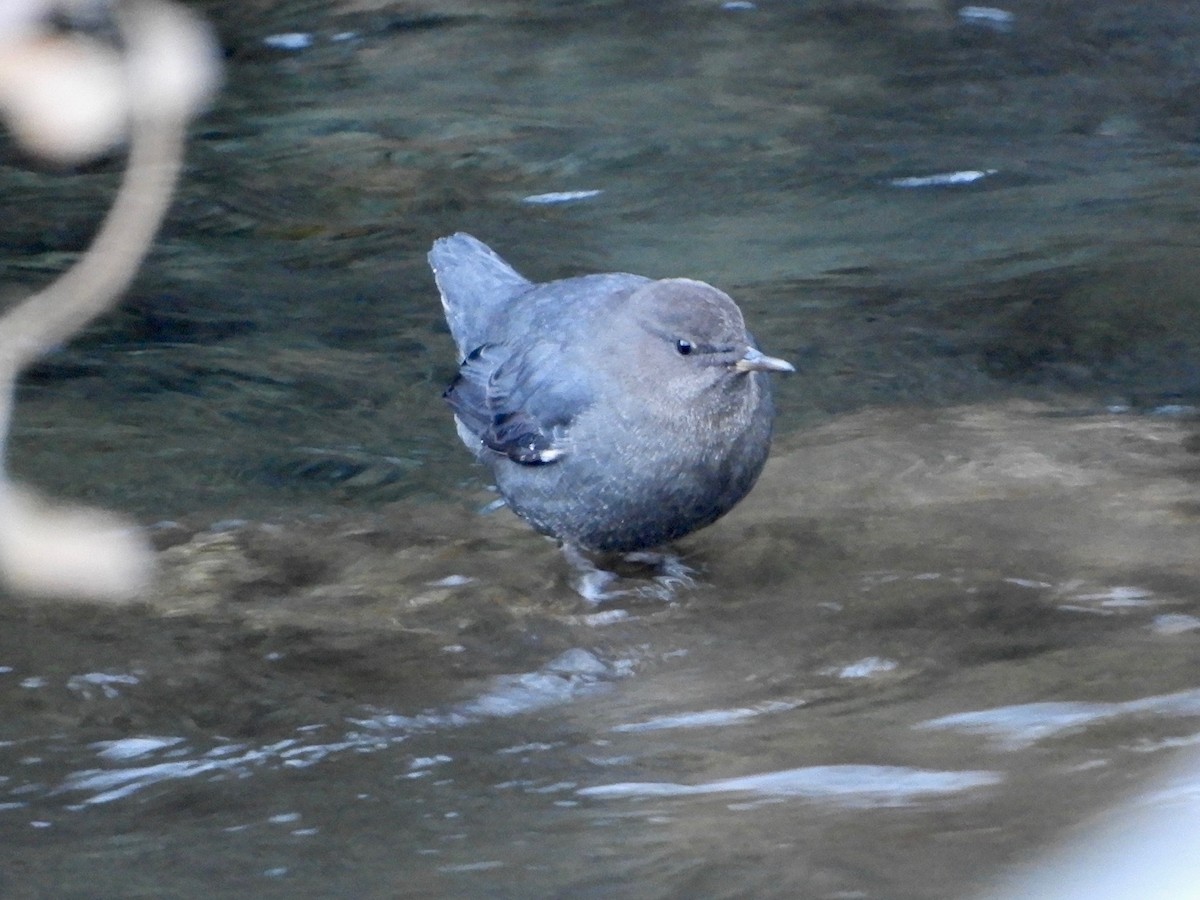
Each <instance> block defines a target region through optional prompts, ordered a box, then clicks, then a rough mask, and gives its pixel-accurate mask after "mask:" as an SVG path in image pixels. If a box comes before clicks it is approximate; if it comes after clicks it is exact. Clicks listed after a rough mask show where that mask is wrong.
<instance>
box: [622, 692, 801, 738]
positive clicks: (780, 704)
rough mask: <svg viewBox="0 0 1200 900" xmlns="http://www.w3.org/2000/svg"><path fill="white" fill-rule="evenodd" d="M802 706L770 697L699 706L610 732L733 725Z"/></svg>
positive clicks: (798, 701)
mask: <svg viewBox="0 0 1200 900" xmlns="http://www.w3.org/2000/svg"><path fill="white" fill-rule="evenodd" d="M803 705H804V701H802V700H772V701H769V702H766V703H759V704H756V705H754V706H748V707H738V708H735V709H703V710H697V711H695V712H684V713H675V714H674V715H669V716H655V717H654V718H652V719H646V720H644V721H641V722H629V723H627V724H624V725H616V726H614V727H613V729H612V730H613V731H620V732H635V733H636V732H641V731H665V730H667V729H671V728H720V727H723V726H727V725H737V724H739V723H741V722H745V721H747V720H749V719H755V718H758V717H759V716H762V715H769V714H771V713H777V712H787V711H789V710H793V709H796V708H798V707H800V706H803Z"/></svg>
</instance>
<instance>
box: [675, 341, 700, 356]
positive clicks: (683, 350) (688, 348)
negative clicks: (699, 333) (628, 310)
mask: <svg viewBox="0 0 1200 900" xmlns="http://www.w3.org/2000/svg"><path fill="white" fill-rule="evenodd" d="M675 349H676V350H678V351H679V355H680V356H687V355H688V354H689V353H691V352H692V351H693V350H694V349H695V347H693V346H692V342H691V341H685V340H683V339H682V338H680V339H679V340H677V341H676V342H675Z"/></svg>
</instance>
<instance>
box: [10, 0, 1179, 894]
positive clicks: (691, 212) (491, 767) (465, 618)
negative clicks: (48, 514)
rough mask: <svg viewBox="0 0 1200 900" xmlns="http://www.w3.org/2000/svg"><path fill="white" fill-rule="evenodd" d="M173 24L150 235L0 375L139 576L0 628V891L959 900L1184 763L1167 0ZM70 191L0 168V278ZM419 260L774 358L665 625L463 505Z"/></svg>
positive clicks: (71, 209) (33, 466)
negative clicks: (481, 256)
mask: <svg viewBox="0 0 1200 900" xmlns="http://www.w3.org/2000/svg"><path fill="white" fill-rule="evenodd" d="M201 6H202V7H203V8H204V9H205V10H206V11H207V12H208V14H209V15H210V16H211V17H212V18H213V19H214V20H215V21H217V22H218V23H219V25H220V28H221V31H222V38H223V42H224V44H225V46H226V47H227V49H228V51H229V56H228V60H227V64H228V83H227V86H226V89H225V91H224V93H223V94H222V96H221V98H220V101H219V104H218V107H217V108H216V109H215V110H214V111H213V112H212V113H210V114H209V115H208V116H207V117H206V118H205V119H203V120H202V121H200V122H199V123H198V124H197V126H196V127H195V129H194V134H193V139H192V143H191V147H190V156H189V166H188V172H187V176H186V178H185V182H184V184H183V185H182V187H181V191H180V197H179V200H178V201H177V203H176V205H175V208H174V210H173V212H172V214H171V217H170V220H169V221H168V223H167V226H166V229H165V231H164V234H163V235H162V238H161V240H160V241H159V244H158V248H157V249H156V251H155V253H154V254H153V255H152V257H151V259H150V261H149V263H148V265H147V266H146V267H145V269H144V271H143V273H142V275H141V276H140V278H139V280H138V283H137V284H136V285H135V287H134V288H133V289H132V291H131V292H130V295H129V297H128V299H127V301H126V302H125V303H124V304H123V305H122V307H121V308H120V310H118V311H117V312H115V313H113V314H112V315H110V316H109V317H107V318H106V319H105V320H103V321H101V322H99V323H97V325H96V326H95V327H94V328H92V329H91V330H90V331H89V332H88V333H87V334H85V335H84V336H82V337H81V338H80V339H78V340H77V341H75V342H73V343H72V344H71V345H70V346H68V347H65V348H62V349H61V350H60V351H58V352H56V353H55V354H53V355H52V356H51V357H49V358H48V359H47V360H46V361H45V362H44V363H43V364H42V365H41V366H40V367H39V368H38V369H37V370H36V371H35V372H33V373H31V374H30V376H29V377H28V378H27V379H26V380H25V382H24V383H23V385H22V387H21V390H20V395H19V402H18V408H17V422H16V426H15V431H14V434H13V438H12V445H11V464H12V468H13V470H14V471H15V472H16V473H17V474H18V475H20V476H21V477H22V478H24V479H26V480H29V481H32V482H34V483H36V484H37V485H39V486H41V487H43V488H45V489H47V490H48V491H50V492H52V493H54V494H55V495H65V496H74V497H78V498H81V499H84V500H86V501H87V502H89V503H100V504H104V505H107V506H111V507H114V508H117V509H121V510H124V511H126V512H128V513H130V514H132V515H134V516H137V517H138V518H139V519H141V521H143V522H144V523H145V524H146V525H147V526H148V528H149V529H150V533H151V536H152V538H153V540H154V541H155V545H156V546H157V548H158V549H159V563H160V576H159V582H158V587H157V588H156V590H155V592H154V593H153V595H152V596H151V597H149V598H148V599H147V600H146V601H145V602H144V603H142V604H138V605H135V606H133V607H129V608H123V609H120V608H104V607H81V606H77V605H67V604H34V603H30V602H28V601H20V600H18V599H16V598H9V599H7V600H6V602H5V604H4V605H3V606H2V607H0V710H3V715H0V893H2V894H3V895H4V896H14V897H20V896H29V897H39V896H47V897H48V896H54V897H84V896H87V897H95V896H105V897H117V896H120V897H137V896H148V897H149V896H153V897H164V896H180V897H184V896H194V895H197V894H201V893H203V894H205V895H209V896H230V897H233V896H256V897H274V896H281V897H282V896H287V897H304V896H313V897H319V896H329V895H331V894H345V895H347V896H512V897H528V896H582V897H589V896H639V897H672V896H681V895H695V896H714V897H720V896H747V895H749V896H779V897H795V896H805V897H828V898H851V897H854V898H858V897H864V898H872V897H878V898H909V897H911V898H933V897H960V896H966V895H970V894H971V893H972V892H973V891H976V890H980V889H983V888H984V887H985V886H986V885H987V884H989V883H990V881H991V879H992V878H993V877H994V876H995V875H996V873H997V872H999V871H1001V870H1002V869H1003V868H1004V867H1005V866H1007V865H1009V864H1011V863H1013V862H1016V861H1020V860H1025V859H1028V858H1029V857H1030V856H1031V855H1032V854H1034V853H1035V852H1036V851H1038V850H1040V849H1041V848H1043V847H1045V846H1046V845H1047V844H1048V843H1050V842H1051V841H1052V840H1053V839H1055V838H1057V837H1059V836H1061V835H1062V834H1064V833H1066V831H1067V829H1069V827H1070V826H1072V825H1074V824H1075V823H1076V822H1078V821H1080V820H1082V819H1083V818H1085V817H1087V816H1089V815H1091V814H1093V813H1094V812H1095V811H1097V810H1099V809H1102V808H1104V807H1107V806H1109V805H1110V804H1112V803H1115V802H1116V801H1118V800H1120V799H1122V798H1124V797H1127V796H1130V795H1131V794H1135V795H1136V794H1137V793H1138V791H1139V787H1140V786H1141V785H1143V784H1146V783H1147V779H1148V778H1150V777H1151V776H1152V775H1153V773H1155V772H1156V771H1158V770H1159V768H1160V767H1161V766H1162V765H1163V764H1164V763H1165V762H1166V761H1167V760H1168V759H1170V758H1171V755H1172V753H1173V751H1174V750H1175V748H1177V747H1181V746H1184V747H1186V746H1189V745H1192V744H1194V743H1195V742H1196V740H1197V739H1198V738H1197V728H1198V727H1200V724H1198V720H1200V705H1198V704H1197V701H1196V691H1197V690H1198V689H1200V685H1198V684H1197V683H1196V680H1195V660H1196V652H1197V644H1196V641H1197V640H1198V633H1200V628H1198V627H1197V626H1198V625H1200V593H1198V592H1197V590H1196V587H1197V580H1196V571H1195V564H1194V547H1195V533H1196V521H1197V511H1198V510H1200V486H1198V485H1197V480H1196V472H1197V465H1196V461H1197V456H1196V453H1197V449H1198V447H1200V444H1198V442H1197V439H1196V437H1195V430H1196V426H1195V418H1194V408H1195V406H1196V404H1197V397H1198V394H1200V390H1198V389H1200V378H1198V374H1197V373H1198V372H1200V368H1198V366H1197V364H1198V362H1200V339H1198V337H1200V331H1198V325H1200V316H1198V314H1197V307H1196V304H1195V300H1194V285H1195V283H1196V280H1197V279H1196V276H1197V274H1198V273H1197V271H1196V270H1197V265H1196V263H1195V259H1196V258H1197V255H1196V253H1195V244H1196V237H1195V234H1194V225H1195V221H1196V215H1195V210H1194V207H1195V204H1194V201H1193V198H1194V197H1195V196H1196V195H1197V194H1196V187H1197V185H1196V179H1197V174H1196V161H1197V154H1196V144H1195V137H1196V134H1197V129H1196V125H1197V118H1196V116H1197V111H1196V109H1195V106H1194V103H1193V101H1192V99H1191V95H1190V92H1189V90H1188V88H1187V85H1188V83H1189V82H1188V79H1189V78H1190V77H1191V75H1190V71H1191V69H1190V66H1191V62H1190V61H1191V60H1192V59H1194V58H1195V51H1196V49H1197V44H1198V42H1200V8H1197V9H1193V8H1192V6H1191V5H1188V4H1182V5H1174V6H1172V7H1170V8H1169V9H1167V8H1161V9H1160V8H1151V9H1139V10H1138V11H1137V12H1136V14H1135V13H1134V12H1130V11H1129V10H1128V8H1127V4H1118V3H1088V4H1082V3H1079V4H1072V3H1066V4H1056V5H1055V6H1054V7H1053V8H1052V9H1045V8H1043V5H1042V4H1032V3H1030V4H1025V3H1022V4H1008V5H1005V7H1004V8H1003V11H1005V12H1009V13H1011V20H1006V19H1003V17H1001V18H997V17H996V16H994V15H993V16H991V17H989V16H986V15H982V14H974V13H973V14H971V15H966V16H959V15H958V14H957V9H956V8H953V7H943V6H942V5H940V4H937V3H934V2H929V3H913V2H910V3H898V2H897V3H894V4H888V3H883V2H880V3H877V4H854V5H848V4H843V3H838V2H826V3H807V4H797V3H786V4H785V3H777V2H766V0H763V2H759V3H757V4H753V5H751V4H724V5H722V4H720V3H717V2H713V3H708V2H679V3H660V4H654V5H653V6H647V5H645V4H637V3H620V2H591V3H586V4H561V3H551V2H544V3H534V4H529V3H520V4H518V3H488V4H472V3H465V2H463V3H452V2H446V3H438V4H424V5H420V6H405V7H404V8H403V9H400V8H393V9H377V10H370V9H363V8H362V7H361V6H360V5H357V4H354V5H352V4H311V3H304V2H280V3H274V4H257V5H248V4H244V3H243V4H226V3H221V2H215V0H214V2H207V3H204V4H201ZM287 34H300V35H308V36H309V39H308V40H299V39H288V40H283V41H280V40H275V41H273V42H271V43H268V42H267V40H266V39H267V38H269V37H271V36H273V35H287ZM117 165H118V164H117V161H113V162H111V163H102V164H98V165H96V166H93V167H89V168H86V169H84V170H82V171H79V172H75V173H52V172H43V171H36V172H35V171H31V170H30V169H29V168H28V166H27V165H26V164H25V163H24V162H23V161H21V160H20V159H19V158H18V157H17V156H15V154H13V153H12V152H9V151H5V152H4V153H3V154H2V155H0V179H2V180H3V183H4V185H5V189H4V191H3V192H0V194H2V195H3V199H2V200H0V203H2V204H3V205H4V209H5V212H6V213H7V215H6V216H5V217H4V222H5V225H4V228H3V235H4V240H3V242H2V244H3V251H2V253H3V255H2V263H3V266H4V273H5V281H6V284H7V285H9V286H10V287H13V288H17V287H20V286H26V287H32V286H34V285H36V284H39V283H43V282H44V281H45V280H47V279H48V278H50V277H51V276H52V275H53V273H54V272H56V271H59V270H61V268H62V267H63V266H64V265H66V264H67V263H68V262H69V260H70V259H71V258H73V257H72V255H73V254H74V253H76V252H77V251H78V250H79V249H80V248H81V247H82V246H84V244H85V243H86V240H87V237H88V235H89V234H90V231H91V229H92V228H93V227H94V224H95V222H96V221H97V219H98V217H99V216H100V215H101V213H102V210H103V209H104V208H105V204H106V202H107V199H108V198H109V197H110V196H111V191H112V189H113V186H114V184H115V178H116V174H115V173H116V171H117ZM454 230H468V231H471V232H473V233H475V234H477V235H478V236H480V237H482V238H484V239H485V240H487V241H489V243H491V244H493V245H494V246H495V247H496V248H497V249H498V250H499V251H500V252H501V253H503V254H504V255H505V256H506V257H507V258H509V259H510V260H511V261H512V262H513V263H514V264H515V265H516V266H517V267H518V268H519V269H521V271H522V272H524V273H525V274H526V275H529V276H530V277H536V278H541V279H545V278H552V277H559V276H565V275H573V274H579V273H582V272H586V271H596V270H628V271H634V272H639V273H643V274H647V275H656V276H659V275H661V276H666V275H681V274H683V275H689V276H692V277H697V278H703V279H706V280H709V281H712V282H713V283H715V284H717V285H719V286H721V287H723V288H725V289H727V290H729V291H730V292H731V293H732V294H733V295H734V296H735V298H737V299H738V301H739V302H740V303H741V305H742V307H743V309H744V310H745V312H746V315H747V319H748V321H749V322H750V323H751V325H752V327H753V329H754V331H755V332H756V334H757V336H758V338H759V340H760V342H761V343H762V344H763V346H764V348H765V349H766V350H768V351H769V352H771V353H772V354H774V355H779V356H783V357H785V358H788V359H791V360H792V361H793V362H795V363H796V364H797V366H798V368H799V369H800V373H799V374H798V375H797V376H793V377H792V378H790V379H786V380H783V379H781V380H779V381H778V382H777V383H778V406H779V407H780V409H781V418H780V436H779V438H778V440H777V443H776V447H775V451H774V453H773V458H772V460H771V462H770V463H769V464H768V468H767V471H766V472H765V474H764V476H763V479H762V481H761V482H760V485H759V486H758V488H756V490H755V491H754V492H753V494H752V495H751V496H750V497H749V498H748V499H747V500H746V501H745V502H744V503H743V504H742V505H741V506H740V507H739V508H738V509H737V510H735V511H734V512H733V513H731V514H730V515H729V516H728V517H727V518H726V519H724V520H722V521H721V522H719V523H718V524H717V525H715V526H713V527H712V528H710V529H707V530H705V531H703V532H701V533H699V534H697V535H694V536H692V537H690V538H688V539H687V540H685V541H683V542H681V543H680V544H679V545H678V546H677V547H676V548H674V549H675V550H676V551H677V552H678V553H679V554H680V556H681V557H682V559H683V561H684V562H686V563H687V564H688V565H690V566H691V567H692V568H694V569H695V570H696V573H697V574H696V576H695V578H696V580H695V584H694V585H692V586H690V587H682V586H681V587H679V588H677V589H676V590H675V592H674V594H673V597H672V599H671V600H670V601H664V600H663V599H661V598H659V597H655V596H653V595H652V594H653V592H651V591H641V592H640V593H639V591H638V589H639V588H646V587H648V586H649V585H650V583H649V582H647V580H646V579H645V578H644V573H639V572H637V571H631V572H629V573H625V574H626V575H627V576H628V577H626V578H624V579H623V580H622V582H621V585H622V586H623V587H626V588H628V589H630V590H631V593H629V594H628V595H626V596H623V597H621V598H618V599H616V600H614V601H611V602H608V603H605V604H601V605H599V606H594V605H589V604H587V603H584V602H583V601H582V600H581V599H580V598H579V597H578V596H577V595H576V594H575V593H574V592H573V590H572V587H571V579H572V572H571V570H570V567H569V566H568V565H567V564H566V563H565V562H564V560H563V558H562V557H561V555H560V554H559V553H558V551H557V550H556V548H555V547H554V546H553V545H552V544H551V543H549V542H547V541H545V540H544V539H542V538H540V537H538V536H537V535H535V534H533V533H532V532H531V531H529V529H528V528H526V527H525V526H524V525H522V524H521V523H520V522H518V521H516V520H515V519H514V518H513V517H512V516H511V515H510V514H509V513H508V512H507V511H504V510H499V511H493V512H490V513H486V514H483V513H481V512H480V511H481V510H483V509H484V508H485V507H487V506H488V505H489V503H490V502H491V501H492V500H493V499H494V495H493V494H492V493H490V492H489V491H488V490H487V486H486V482H485V480H484V478H483V477H482V473H481V470H479V469H478V468H476V467H475V466H474V465H473V464H472V463H471V460H470V459H469V456H468V454H466V453H465V452H464V451H462V450H461V447H459V446H458V444H457V441H456V439H455V437H454V434H453V427H452V424H451V422H450V420H449V416H448V413H447V411H446V410H445V409H444V408H443V406H442V404H441V401H440V400H439V394H440V392H441V389H442V387H443V386H444V384H445V383H446V382H447V381H448V380H449V378H450V377H451V376H452V373H453V369H454V360H453V351H452V346H451V342H450V340H449V336H448V335H447V334H446V332H445V327H444V325H443V323H442V322H440V321H439V317H440V310H439V307H438V304H437V300H436V294H435V292H434V288H433V284H432V279H431V277H430V275H429V273H428V271H427V269H426V266H425V263H424V253H425V251H426V250H427V249H428V246H429V243H430V242H431V240H432V239H433V238H434V237H436V236H438V235H441V234H445V233H449V232H451V231H454Z"/></svg>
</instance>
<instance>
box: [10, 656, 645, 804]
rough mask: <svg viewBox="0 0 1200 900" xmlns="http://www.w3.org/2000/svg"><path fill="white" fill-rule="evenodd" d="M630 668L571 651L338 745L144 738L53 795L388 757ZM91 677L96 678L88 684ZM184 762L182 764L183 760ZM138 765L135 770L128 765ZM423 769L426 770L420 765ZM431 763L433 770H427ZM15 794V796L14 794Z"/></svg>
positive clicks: (105, 747)
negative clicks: (191, 748) (199, 743)
mask: <svg viewBox="0 0 1200 900" xmlns="http://www.w3.org/2000/svg"><path fill="white" fill-rule="evenodd" d="M631 669H632V666H631V665H629V664H628V661H625V660H622V661H620V662H618V663H616V664H613V665H609V664H608V663H606V662H604V661H603V660H601V659H600V658H599V657H597V656H596V655H595V654H594V653H591V652H590V651H588V650H583V649H581V648H576V649H573V650H568V651H566V652H565V653H562V654H560V655H559V656H557V657H555V658H554V659H552V660H550V661H549V662H548V663H546V665H545V666H543V667H542V668H541V669H539V670H538V671H536V672H526V673H522V674H516V675H501V676H498V677H496V678H493V679H492V680H491V681H490V683H489V684H488V687H487V689H485V690H484V691H483V692H482V693H480V694H479V695H478V696H477V697H474V698H472V699H470V700H467V701H464V702H462V703H459V704H455V705H453V706H451V707H449V708H447V709H445V710H441V711H437V710H434V711H427V712H422V713H418V714H416V715H411V716H405V715H398V714H395V713H389V712H380V713H378V714H377V715H374V716H370V717H367V718H361V719H347V720H346V721H347V723H349V724H350V725H352V726H354V728H353V729H352V730H350V731H346V732H345V733H343V734H342V735H340V736H339V738H338V739H337V740H334V741H329V742H325V743H313V742H312V741H313V738H314V737H315V735H316V733H317V732H320V731H322V730H323V729H319V728H315V727H314V726H312V725H304V726H301V727H300V728H298V729H297V731H296V733H297V735H299V736H298V737H293V738H286V739H284V740H281V741H276V742H275V743H272V744H266V745H264V746H260V747H253V746H250V745H247V744H222V745H219V746H216V747H212V748H210V749H208V750H206V751H204V752H201V753H199V754H195V755H191V756H188V755H187V751H184V752H183V753H182V754H181V745H183V741H184V739H183V738H180V737H161V736H138V737H129V738H122V739H120V740H114V741H102V742H99V743H96V744H93V745H91V746H92V749H94V750H96V755H97V757H98V759H99V760H101V761H102V762H104V763H108V764H111V765H112V767H110V768H94V769H85V770H82V771H78V772H73V773H71V774H70V775H68V776H67V777H66V778H65V779H64V780H63V782H62V784H60V785H59V786H58V787H57V788H54V789H53V790H51V791H50V793H52V794H63V793H73V794H74V793H81V794H84V795H85V796H84V798H83V800H82V801H81V805H95V804H102V803H111V802H113V801H115V800H120V799H123V798H125V797H128V796H130V795H131V794H135V793H137V792H138V791H140V790H142V789H144V788H146V787H149V786H151V785H154V784H158V783H161V782H166V781H177V780H182V779H186V778H194V777H196V776H197V775H217V776H220V775H222V774H225V773H232V774H236V775H239V776H244V775H246V774H249V773H250V772H251V771H253V770H254V769H255V768H258V767H264V766H265V767H275V768H305V767H308V766H312V765H315V764H317V763H319V762H322V761H324V760H325V759H328V758H330V757H335V756H338V755H340V754H343V753H348V752H354V753H373V752H378V751H381V750H386V749H388V748H390V747H392V746H395V745H396V744H398V743H401V742H403V741H405V740H407V739H408V738H409V737H410V736H411V735H413V734H414V733H418V732H422V733H423V732H430V731H437V730H439V729H444V728H456V727H462V726H465V725H470V724H474V723H477V722H481V721H486V720H487V719H490V718H505V717H510V716H518V715H522V714H524V713H529V712H534V711H536V710H539V709H544V708H546V707H549V706H554V705H558V704H564V703H569V702H571V701H572V700H574V699H576V698H578V697H580V696H583V695H586V694H589V693H593V692H595V691H598V690H603V689H604V688H605V687H606V685H607V683H608V682H609V681H611V680H613V679H614V678H620V677H624V676H625V675H627V674H629V673H630V671H631ZM107 677H111V678H116V679H119V680H118V681H117V683H121V684H125V683H130V682H128V681H126V680H123V679H125V678H133V677H135V676H106V678H107ZM89 678H90V677H89ZM85 683H87V684H100V685H107V684H109V682H108V681H105V680H88V681H86V682H85ZM181 755H182V756H183V758H178V757H180V756H181ZM130 761H137V762H138V763H140V764H137V765H124V763H127V762H130ZM450 761H451V759H450V757H448V756H444V755H441V754H439V755H436V756H432V757H426V758H422V759H418V760H414V766H415V768H417V769H424V770H425V771H427V770H428V768H429V767H431V766H434V765H441V764H444V763H447V762H450ZM418 763H421V764H422V765H417V764H418ZM424 764H428V765H424ZM12 793H15V792H10V795H11V794H12Z"/></svg>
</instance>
